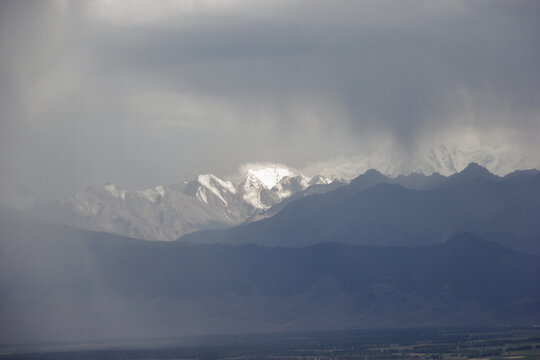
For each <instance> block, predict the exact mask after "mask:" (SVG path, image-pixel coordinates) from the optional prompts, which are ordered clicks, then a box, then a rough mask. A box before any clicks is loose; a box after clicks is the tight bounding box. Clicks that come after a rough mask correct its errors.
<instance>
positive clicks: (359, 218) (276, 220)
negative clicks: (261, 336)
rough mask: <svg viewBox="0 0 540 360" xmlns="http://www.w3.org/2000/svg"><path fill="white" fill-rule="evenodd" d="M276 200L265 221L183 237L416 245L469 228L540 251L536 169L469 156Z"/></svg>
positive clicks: (300, 243)
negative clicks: (465, 161)
mask: <svg viewBox="0 0 540 360" xmlns="http://www.w3.org/2000/svg"><path fill="white" fill-rule="evenodd" d="M278 206H280V208H281V209H280V211H277V212H275V214H271V215H273V216H270V217H268V218H263V217H264V216H261V218H262V220H260V221H256V222H252V223H248V224H242V225H240V226H236V227H232V228H228V229H223V230H215V231H211V230H207V231H200V232H196V233H192V234H188V235H184V236H183V237H181V238H180V239H179V240H180V241H182V242H189V243H216V242H219V243H226V244H243V243H256V244H261V245H265V246H306V245H312V244H316V243H320V242H341V243H348V244H357V245H374V246H381V245H384V246H390V245H392V246H394V245H401V246H403V245H405V246H412V245H414V246H416V245H423V244H431V243H438V242H442V241H444V240H446V239H448V238H451V237H453V236H456V235H457V234H459V233H461V232H463V231H467V232H471V233H474V234H476V235H479V236H481V237H484V238H486V239H490V240H492V241H495V242H498V243H500V244H502V245H504V246H507V247H510V248H514V249H519V250H523V251H528V252H534V253H540V222H539V221H538V215H539V214H540V173H539V172H538V171H537V170H529V171H516V172H513V173H511V174H508V175H506V176H504V177H499V176H496V175H494V174H491V173H490V172H489V171H488V170H487V169H485V168H483V167H481V166H480V165H478V164H474V163H471V164H469V165H468V166H467V167H466V168H465V169H464V170H463V171H461V172H459V173H457V174H454V175H451V176H449V177H444V176H441V175H439V174H433V175H430V176H425V175H420V174H413V175H408V176H399V177H397V178H389V177H386V176H384V175H382V174H381V173H379V172H378V171H376V170H370V171H367V172H366V173H365V174H363V175H361V176H359V177H357V178H356V179H354V180H353V181H351V182H350V183H349V184H348V185H347V186H342V187H339V188H337V189H335V190H332V191H328V192H326V193H324V194H314V195H311V196H306V197H303V198H300V199H296V200H294V201H290V202H288V203H286V204H285V205H283V204H282V205H278ZM271 211H272V210H269V212H271ZM262 215H264V214H262Z"/></svg>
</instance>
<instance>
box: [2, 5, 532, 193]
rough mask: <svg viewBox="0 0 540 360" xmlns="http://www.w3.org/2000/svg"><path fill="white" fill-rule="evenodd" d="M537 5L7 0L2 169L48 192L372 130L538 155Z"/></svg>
mask: <svg viewBox="0 0 540 360" xmlns="http://www.w3.org/2000/svg"><path fill="white" fill-rule="evenodd" d="M539 20H540V4H539V3H538V2H537V1H519V2H507V1H474V2H465V1H411V2H407V3H406V4H405V3H403V2H399V1H363V2H346V1H332V2H328V1H293V2H291V1H272V2H253V1H234V0H233V1H226V2H221V1H196V2H194V1H160V2H154V1H129V2H127V1H126V2H113V1H91V2H67V1H35V2H28V1H24V2H21V1H3V2H2V3H1V4H0V107H1V109H2V115H1V118H0V119H1V120H0V181H1V183H0V184H1V185H2V188H4V189H11V186H12V184H18V186H19V187H21V186H22V187H25V188H27V189H28V191H30V192H32V193H34V194H39V197H40V198H42V199H55V198H59V197H63V196H66V195H67V194H69V193H71V192H73V191H77V190H80V189H82V188H85V187H86V186H89V185H93V184H102V183H105V182H114V183H117V184H120V185H121V186H124V187H127V188H141V187H145V186H154V185H156V184H161V183H176V182H179V181H181V180H186V179H190V178H192V177H193V176H195V174H198V173H201V172H214V173H216V174H218V175H220V176H226V175H230V174H231V172H233V171H235V169H237V168H238V167H239V166H241V164H244V163H246V162H254V161H272V162H281V163H285V164H287V165H289V166H294V167H296V168H302V167H305V166H307V165H308V164H313V163H317V162H322V161H326V162H328V161H331V160H332V159H333V158H336V157H338V156H358V155H361V154H368V153H370V151H372V150H373V149H374V148H376V147H380V146H381V144H383V145H384V146H388V147H389V148H392V149H394V150H395V151H400V152H407V151H413V150H414V149H416V148H417V147H419V146H424V145H425V144H439V143H445V144H451V145H460V144H463V143H473V144H481V145H490V146H498V145H513V146H519V147H520V148H521V149H523V151H525V152H529V153H533V154H538V150H539V145H538V144H537V141H538V138H540V137H539V135H540V121H539V120H538V119H539V115H540V111H539V104H540V101H539V100H540V99H539V96H540V62H539V61H538V59H539V58H540V46H539V45H540V21H539ZM3 191H5V190H3Z"/></svg>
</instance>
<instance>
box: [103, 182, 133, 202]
mask: <svg viewBox="0 0 540 360" xmlns="http://www.w3.org/2000/svg"><path fill="white" fill-rule="evenodd" d="M103 190H105V191H106V192H108V193H109V194H111V195H112V196H114V197H117V198H121V199H122V200H123V199H125V198H126V194H127V191H126V190H122V189H118V187H117V186H116V185H114V184H105V185H103Z"/></svg>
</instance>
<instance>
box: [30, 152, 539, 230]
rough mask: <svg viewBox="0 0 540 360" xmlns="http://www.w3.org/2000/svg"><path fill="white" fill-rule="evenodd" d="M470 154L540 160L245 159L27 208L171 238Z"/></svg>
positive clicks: (497, 163)
mask: <svg viewBox="0 0 540 360" xmlns="http://www.w3.org/2000/svg"><path fill="white" fill-rule="evenodd" d="M471 162H475V163H477V164H479V165H482V166H484V167H486V168H487V169H488V170H490V171H491V172H492V173H495V174H497V175H505V174H507V173H509V172H512V171H514V170H519V169H530V168H540V157H538V156H524V155H523V153H521V152H519V151H517V150H516V149H513V148H509V147H499V148H490V147H472V148H459V149H458V148H450V147H445V146H439V147H437V148H428V149H424V150H422V151H415V152H412V153H411V152H409V153H400V152H392V151H382V150H381V151H379V152H375V153H372V154H370V155H369V156H363V157H358V158H354V159H350V158H349V159H346V158H342V159H337V160H333V161H328V162H322V163H317V164H314V165H313V164H312V165H311V166H310V167H307V168H305V169H304V170H302V171H300V172H298V171H295V170H291V169H290V168H288V167H286V166H284V165H278V164H263V165H248V166H246V167H245V168H244V170H243V171H242V172H241V175H240V176H238V177H235V178H233V179H221V178H219V177H217V176H215V175H212V174H203V175H199V176H197V178H196V179H195V180H193V181H191V182H183V183H179V184H176V185H171V186H157V187H154V188H150V189H146V190H140V191H127V190H124V189H121V188H119V187H118V186H116V185H114V184H106V185H102V186H97V187H90V188H88V189H86V190H84V191H81V192H78V193H76V194H73V195H72V196H71V197H70V198H68V199H65V200H64V201H61V202H59V203H56V204H54V205H52V206H46V207H44V206H40V207H38V206H36V207H34V209H33V211H34V212H37V213H39V214H40V215H44V214H45V216H47V217H48V218H50V219H52V220H55V221H58V222H62V223H64V224H68V225H72V226H76V227H81V228H86V229H90V230H97V231H104V232H110V233H115V234H120V235H127V236H131V237H137V238H143V239H150V240H174V239H177V238H178V237H180V236H182V235H184V234H187V233H191V232H194V231H198V230H205V229H219V228H224V227H228V226H232V225H237V224H240V223H242V222H245V221H255V220H258V219H261V218H264V217H268V216H272V214H275V213H277V212H278V211H279V210H280V209H281V208H282V207H283V205H284V204H285V202H283V201H284V200H286V199H287V202H288V201H290V200H291V199H295V198H298V197H303V196H307V195H309V194H312V193H321V192H326V191H329V190H331V189H334V188H336V187H338V186H342V185H343V184H344V183H346V182H348V181H350V180H352V179H353V178H355V177H357V176H359V175H361V174H363V173H365V172H366V171H368V170H369V169H376V170H378V171H380V172H381V173H383V174H385V175H387V176H390V177H396V176H398V175H408V174H411V173H421V174H426V175H429V174H432V173H435V172H437V173H439V174H441V175H446V176H447V175H451V174H454V173H456V172H459V171H461V170H463V169H464V168H465V167H466V166H467V164H469V163H471ZM302 173H303V174H302ZM305 174H312V175H314V174H319V175H314V176H306V175H305ZM336 180H337V181H336ZM280 203H281V205H279V206H275V207H274V205H277V204H280ZM272 207H273V209H272V210H270V208H272Z"/></svg>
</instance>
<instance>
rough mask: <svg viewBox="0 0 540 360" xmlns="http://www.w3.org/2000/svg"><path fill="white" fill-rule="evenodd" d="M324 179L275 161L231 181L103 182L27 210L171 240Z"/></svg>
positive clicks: (223, 223) (241, 216) (227, 222)
mask: <svg viewBox="0 0 540 360" xmlns="http://www.w3.org/2000/svg"><path fill="white" fill-rule="evenodd" d="M330 183H332V180H331V179H329V178H326V177H323V176H313V177H307V176H304V175H297V174H294V173H293V172H292V171H291V170H289V169H287V168H283V167H278V166H275V167H265V168H258V169H257V168H256V169H248V170H247V171H246V172H245V173H244V174H243V176H242V177H240V178H239V179H236V181H235V182H233V181H231V180H223V179H220V178H219V177H217V176H215V175H212V174H204V175H199V176H197V178H196V179H195V180H193V181H190V182H183V183H180V184H176V185H172V186H162V185H160V186H156V187H155V188H151V189H146V190H141V191H133V192H130V191H127V190H124V189H121V188H119V187H118V186H116V185H114V184H106V185H103V186H96V187H90V188H87V189H86V190H84V191H81V192H77V193H75V194H73V195H72V196H71V197H69V198H68V199H66V200H63V201H60V202H56V203H53V204H47V205H44V206H36V207H34V208H31V209H29V211H30V212H31V213H33V214H36V215H40V216H43V217H45V218H47V219H49V220H52V221H56V222H59V223H63V224H67V225H71V226H75V227H80V228H83V229H89V230H96V231H104V232H109V233H113V234H119V235H125V236H130V237H135V238H140V239H147V240H174V239H176V238H178V237H179V236H181V235H183V234H187V233H191V232H194V231H198V230H203V229H219V228H225V227H229V226H232V225H237V224H240V223H242V222H244V221H245V220H246V219H248V218H250V217H252V216H255V215H256V214H258V213H260V212H262V211H264V210H265V209H269V208H270V207H271V206H272V205H275V204H277V203H279V202H280V201H281V200H283V199H285V198H287V197H289V196H291V195H293V194H296V193H297V192H301V191H304V190H306V189H308V188H310V187H312V186H314V185H318V188H319V189H322V190H324V189H325V185H328V184H330Z"/></svg>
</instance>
